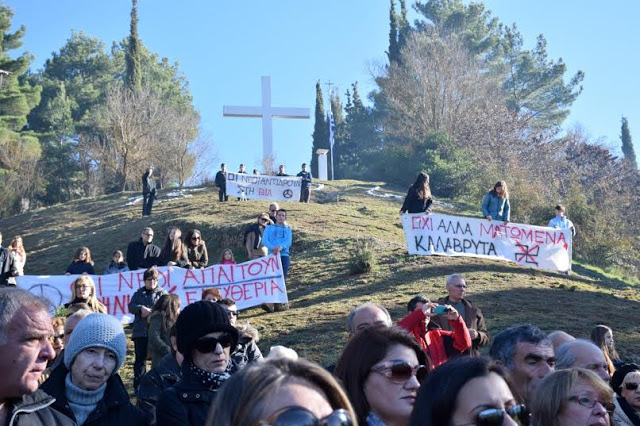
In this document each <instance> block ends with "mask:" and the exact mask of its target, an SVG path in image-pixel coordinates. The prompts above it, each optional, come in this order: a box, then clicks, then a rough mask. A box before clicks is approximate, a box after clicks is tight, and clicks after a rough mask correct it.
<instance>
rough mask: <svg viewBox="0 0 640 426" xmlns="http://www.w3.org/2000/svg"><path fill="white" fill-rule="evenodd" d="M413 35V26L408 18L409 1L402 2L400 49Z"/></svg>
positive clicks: (402, 0)
mask: <svg viewBox="0 0 640 426" xmlns="http://www.w3.org/2000/svg"><path fill="white" fill-rule="evenodd" d="M410 34H411V25H410V24H409V19H408V18H407V0H400V17H399V18H398V49H399V50H402V48H403V47H404V46H405V44H406V43H407V38H408V37H409V35H410Z"/></svg>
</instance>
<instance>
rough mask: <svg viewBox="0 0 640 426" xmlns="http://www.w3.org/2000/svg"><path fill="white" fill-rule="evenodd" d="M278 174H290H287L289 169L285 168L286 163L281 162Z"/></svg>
mask: <svg viewBox="0 0 640 426" xmlns="http://www.w3.org/2000/svg"><path fill="white" fill-rule="evenodd" d="M276 176H289V175H288V174H287V171H286V170H285V169H284V164H280V167H278V173H277V174H276Z"/></svg>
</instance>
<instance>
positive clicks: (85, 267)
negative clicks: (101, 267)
mask: <svg viewBox="0 0 640 426" xmlns="http://www.w3.org/2000/svg"><path fill="white" fill-rule="evenodd" d="M65 274H66V275H80V274H89V275H95V274H96V271H95V269H93V260H91V251H90V250H89V247H80V248H79V249H78V250H76V254H75V255H74V256H73V260H72V261H71V264H70V265H69V267H68V268H67V271H66V272H65Z"/></svg>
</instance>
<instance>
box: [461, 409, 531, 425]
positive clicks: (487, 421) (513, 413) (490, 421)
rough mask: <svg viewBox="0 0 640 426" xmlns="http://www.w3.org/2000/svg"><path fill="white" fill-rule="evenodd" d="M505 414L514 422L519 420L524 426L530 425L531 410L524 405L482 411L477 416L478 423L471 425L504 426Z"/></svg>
mask: <svg viewBox="0 0 640 426" xmlns="http://www.w3.org/2000/svg"><path fill="white" fill-rule="evenodd" d="M505 413H506V414H508V415H509V417H511V418H512V419H513V420H517V421H518V423H520V424H521V425H522V426H528V425H529V410H528V409H527V407H526V406H525V405H524V404H520V405H514V406H513V407H509V408H507V409H504V410H503V409H500V408H488V409H486V410H482V411H480V412H479V413H478V415H477V416H476V422H475V423H470V424H469V425H477V426H502V424H503V422H504V415H505ZM463 426H467V425H463Z"/></svg>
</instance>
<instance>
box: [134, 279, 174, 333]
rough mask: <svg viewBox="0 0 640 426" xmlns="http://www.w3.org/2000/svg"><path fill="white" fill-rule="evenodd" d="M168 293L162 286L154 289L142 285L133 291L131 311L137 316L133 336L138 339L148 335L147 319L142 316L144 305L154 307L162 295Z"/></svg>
mask: <svg viewBox="0 0 640 426" xmlns="http://www.w3.org/2000/svg"><path fill="white" fill-rule="evenodd" d="M163 294H167V291H166V290H165V289H163V288H162V287H156V288H154V289H153V290H147V289H146V288H145V287H141V288H139V289H138V290H136V292H135V293H133V297H131V301H130V302H129V312H130V313H132V314H134V315H135V316H136V317H135V319H134V320H133V330H132V332H131V338H132V339H137V338H139V337H147V319H146V318H142V316H141V315H140V314H141V312H142V309H141V308H142V306H146V307H147V308H149V309H151V308H153V305H155V304H156V302H157V301H158V299H160V296H162V295H163Z"/></svg>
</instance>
